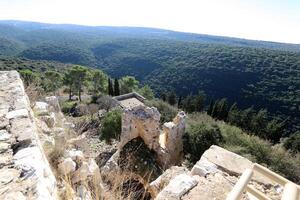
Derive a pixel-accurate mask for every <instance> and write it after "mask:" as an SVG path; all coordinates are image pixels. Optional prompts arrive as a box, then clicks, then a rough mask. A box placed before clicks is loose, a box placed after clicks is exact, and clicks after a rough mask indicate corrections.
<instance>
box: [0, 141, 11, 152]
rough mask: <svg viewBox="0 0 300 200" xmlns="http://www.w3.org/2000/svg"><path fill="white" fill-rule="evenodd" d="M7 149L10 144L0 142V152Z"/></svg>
mask: <svg viewBox="0 0 300 200" xmlns="http://www.w3.org/2000/svg"><path fill="white" fill-rule="evenodd" d="M8 149H10V144H8V143H5V142H1V143H0V153H4V152H6V151H7V150H8Z"/></svg>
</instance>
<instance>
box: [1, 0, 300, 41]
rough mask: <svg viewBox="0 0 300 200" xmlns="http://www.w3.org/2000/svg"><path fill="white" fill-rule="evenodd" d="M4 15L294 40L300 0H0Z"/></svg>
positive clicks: (299, 37)
mask: <svg viewBox="0 0 300 200" xmlns="http://www.w3.org/2000/svg"><path fill="white" fill-rule="evenodd" d="M7 19H14V20H25V21H37V22H47V23H58V24H61V23H71V24H81V25H93V26H102V25H105V26H138V27H154V28H163V29H170V30H175V31H182V32H193V33H202V34H211V35H221V36H230V37H239V38H246V39H256V40H266V41H277V42H287V43H297V44H300V0H0V20H7Z"/></svg>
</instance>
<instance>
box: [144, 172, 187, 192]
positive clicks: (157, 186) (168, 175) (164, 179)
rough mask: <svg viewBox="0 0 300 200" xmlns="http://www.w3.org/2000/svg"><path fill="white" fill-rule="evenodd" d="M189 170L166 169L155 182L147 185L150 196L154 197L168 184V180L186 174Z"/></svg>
mask: <svg viewBox="0 0 300 200" xmlns="http://www.w3.org/2000/svg"><path fill="white" fill-rule="evenodd" d="M188 172H189V170H188V169H187V168H186V167H178V166H172V167H171V168H169V169H167V170H166V171H165V172H164V173H163V174H162V175H160V176H159V177H158V178H157V179H156V180H154V181H152V182H151V183H150V185H149V189H150V192H151V196H153V197H155V196H157V194H158V193H159V192H160V191H161V190H162V189H163V188H164V187H165V186H167V185H168V184H169V182H170V180H172V179H173V178H175V177H176V176H178V175H180V174H187V173H188Z"/></svg>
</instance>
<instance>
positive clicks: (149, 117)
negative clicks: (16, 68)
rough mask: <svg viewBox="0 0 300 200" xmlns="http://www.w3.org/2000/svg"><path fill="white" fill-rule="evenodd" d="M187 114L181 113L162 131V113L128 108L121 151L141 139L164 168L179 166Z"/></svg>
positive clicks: (123, 124)
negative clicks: (133, 141)
mask: <svg viewBox="0 0 300 200" xmlns="http://www.w3.org/2000/svg"><path fill="white" fill-rule="evenodd" d="M185 117H186V115H185V113H184V112H183V111H181V112H179V113H178V115H177V116H176V117H175V118H174V120H173V121H172V122H167V123H165V124H164V125H163V130H161V129H160V113H159V112H158V110H157V109H156V108H155V107H151V108H150V107H147V106H144V105H139V106H136V107H133V108H127V109H125V110H124V111H123V115H122V133H121V141H120V145H119V149H122V147H123V146H124V145H125V144H127V143H128V142H129V141H131V140H132V139H134V138H137V137H141V138H142V139H143V140H144V142H145V144H146V145H147V146H148V148H149V149H150V150H154V151H155V152H156V153H157V155H158V162H159V163H160V164H161V166H163V167H164V168H168V167H169V166H172V165H175V164H179V163H180V162H181V158H182V152H183V145H182V135H183V134H184V131H185Z"/></svg>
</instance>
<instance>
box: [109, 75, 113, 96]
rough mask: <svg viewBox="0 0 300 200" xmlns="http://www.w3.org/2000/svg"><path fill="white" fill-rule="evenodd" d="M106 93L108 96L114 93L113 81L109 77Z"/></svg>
mask: <svg viewBox="0 0 300 200" xmlns="http://www.w3.org/2000/svg"><path fill="white" fill-rule="evenodd" d="M108 95H110V96H113V95H114V88H113V83H112V80H111V79H110V78H108Z"/></svg>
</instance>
